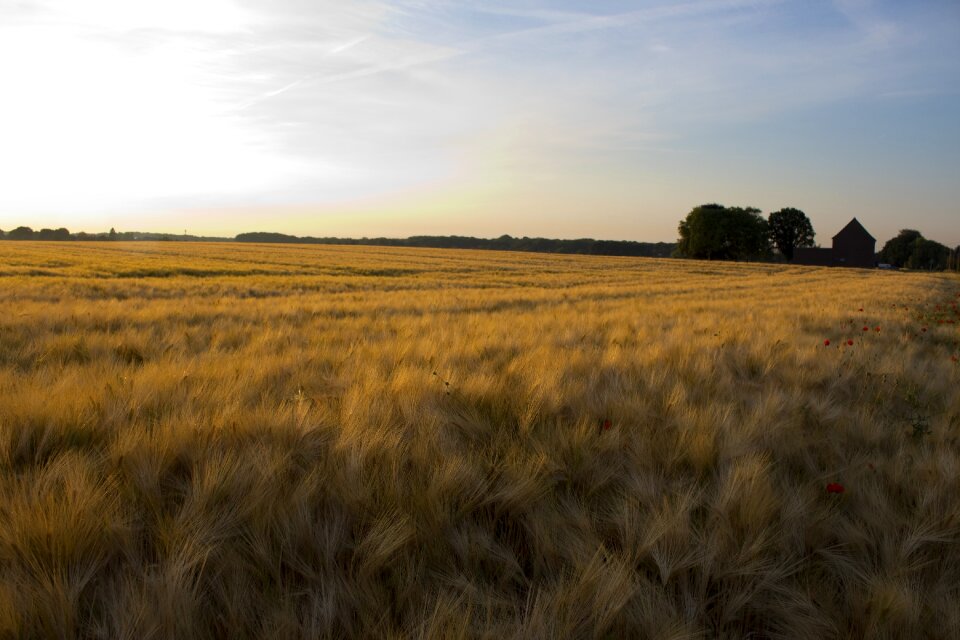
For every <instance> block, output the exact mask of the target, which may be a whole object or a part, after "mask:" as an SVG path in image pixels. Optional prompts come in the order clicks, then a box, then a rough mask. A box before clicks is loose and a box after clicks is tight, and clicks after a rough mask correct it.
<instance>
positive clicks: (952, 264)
mask: <svg viewBox="0 0 960 640" xmlns="http://www.w3.org/2000/svg"><path fill="white" fill-rule="evenodd" d="M947 271H960V246H956V247H954V248H953V249H952V250H951V251H950V255H949V256H947Z"/></svg>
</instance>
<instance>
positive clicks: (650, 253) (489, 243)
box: [236, 231, 676, 258]
mask: <svg viewBox="0 0 960 640" xmlns="http://www.w3.org/2000/svg"><path fill="white" fill-rule="evenodd" d="M236 240H237V242H275V243H291V244H293V243H297V244H339V245H374V246H386V247H423V248H430V249H488V250H496V251H531V252H539V253H569V254H583V255H603V256H642V257H653V258H667V257H670V256H671V255H672V253H673V251H674V249H675V248H676V244H674V243H672V242H634V241H631V240H594V239H592V238H581V239H578V240H556V239H552V238H528V237H522V238H515V237H513V236H509V235H503V236H500V237H499V238H474V237H471V236H411V237H409V238H359V239H357V238H315V237H312V236H291V235H287V234H283V233H271V232H264V231H261V232H253V233H241V234H239V235H237V237H236Z"/></svg>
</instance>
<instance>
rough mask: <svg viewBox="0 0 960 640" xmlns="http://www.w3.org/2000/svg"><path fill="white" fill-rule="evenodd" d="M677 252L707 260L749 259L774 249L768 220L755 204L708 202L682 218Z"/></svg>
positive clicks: (682, 255)
mask: <svg viewBox="0 0 960 640" xmlns="http://www.w3.org/2000/svg"><path fill="white" fill-rule="evenodd" d="M679 231H680V240H679V243H678V245H677V252H676V253H677V255H678V256H681V257H686V258H702V259H706V260H748V259H752V258H762V257H765V256H767V255H769V253H770V237H769V229H768V225H767V221H766V220H764V219H763V218H762V217H761V216H760V210H759V209H756V208H754V207H725V206H723V205H719V204H704V205H700V206H699V207H695V208H694V209H693V210H692V211H690V213H688V214H687V217H686V218H684V219H683V220H682V221H681V222H680V227H679Z"/></svg>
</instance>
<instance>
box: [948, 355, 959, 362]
mask: <svg viewBox="0 0 960 640" xmlns="http://www.w3.org/2000/svg"><path fill="white" fill-rule="evenodd" d="M950 360H952V361H953V362H960V360H957V356H950Z"/></svg>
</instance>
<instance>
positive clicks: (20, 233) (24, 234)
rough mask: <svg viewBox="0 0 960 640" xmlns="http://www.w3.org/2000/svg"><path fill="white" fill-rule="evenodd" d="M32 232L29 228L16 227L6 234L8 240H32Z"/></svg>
mask: <svg viewBox="0 0 960 640" xmlns="http://www.w3.org/2000/svg"><path fill="white" fill-rule="evenodd" d="M33 237H34V232H33V229H31V228H30V227H17V228H16V229H14V230H13V231H11V232H10V233H8V234H7V239H8V240H33Z"/></svg>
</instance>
